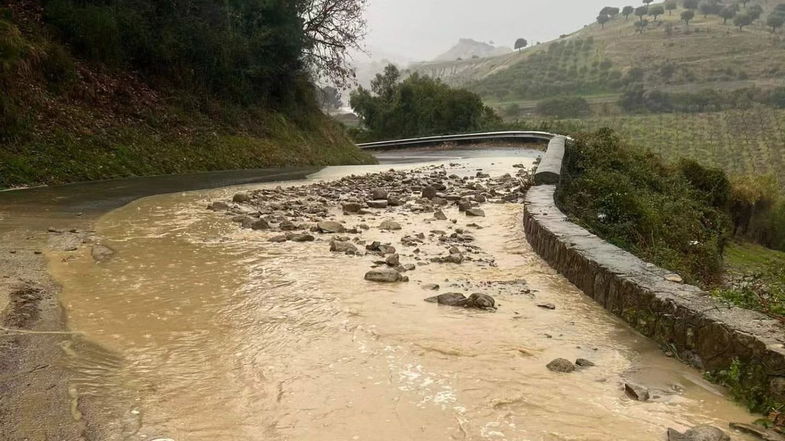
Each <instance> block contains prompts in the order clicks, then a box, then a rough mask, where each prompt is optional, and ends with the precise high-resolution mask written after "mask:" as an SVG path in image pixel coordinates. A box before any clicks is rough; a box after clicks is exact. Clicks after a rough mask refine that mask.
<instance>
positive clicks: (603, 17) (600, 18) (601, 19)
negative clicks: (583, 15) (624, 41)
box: [597, 14, 611, 29]
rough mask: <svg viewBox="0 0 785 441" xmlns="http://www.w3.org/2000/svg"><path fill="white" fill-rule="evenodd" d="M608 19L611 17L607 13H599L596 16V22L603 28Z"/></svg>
mask: <svg viewBox="0 0 785 441" xmlns="http://www.w3.org/2000/svg"><path fill="white" fill-rule="evenodd" d="M609 21H611V17H610V16H608V15H605V14H600V15H599V16H597V23H599V24H600V26H601V27H602V29H605V23H608V22H609Z"/></svg>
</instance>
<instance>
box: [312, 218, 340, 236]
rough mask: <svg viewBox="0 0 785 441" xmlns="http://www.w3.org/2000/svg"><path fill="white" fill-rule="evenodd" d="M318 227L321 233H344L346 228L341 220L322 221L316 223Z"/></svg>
mask: <svg viewBox="0 0 785 441" xmlns="http://www.w3.org/2000/svg"><path fill="white" fill-rule="evenodd" d="M316 228H317V229H318V230H319V232H320V233H343V232H344V231H346V228H345V227H344V226H343V224H341V223H340V222H336V221H321V222H318V223H317V224H316Z"/></svg>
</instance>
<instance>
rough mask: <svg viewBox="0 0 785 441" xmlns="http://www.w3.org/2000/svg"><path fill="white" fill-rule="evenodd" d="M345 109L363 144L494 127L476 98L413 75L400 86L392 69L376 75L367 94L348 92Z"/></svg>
mask: <svg viewBox="0 0 785 441" xmlns="http://www.w3.org/2000/svg"><path fill="white" fill-rule="evenodd" d="M350 104H351V106H352V108H353V109H354V110H355V112H356V113H357V115H359V116H360V118H361V120H362V122H363V125H364V126H365V128H366V129H367V130H368V133H367V134H366V135H367V136H366V137H365V138H364V139H391V138H401V137H408V136H425V135H439V134H449V133H461V132H466V131H473V130H482V129H484V128H489V127H491V126H492V125H494V124H497V123H498V122H499V118H498V116H497V115H496V114H495V113H494V112H493V110H491V109H490V108H489V107H486V106H485V105H484V104H483V103H482V100H481V99H480V97H479V96H477V95H476V94H474V93H472V92H469V91H467V90H463V89H453V88H451V87H449V86H447V85H446V84H444V83H442V82H441V81H439V80H434V79H432V78H429V77H425V76H420V75H418V74H413V75H412V76H410V77H408V78H406V79H405V80H402V81H401V74H400V72H399V71H398V69H397V68H396V67H395V66H393V65H389V66H387V67H386V68H385V71H384V73H383V74H377V75H376V78H375V79H374V80H373V81H372V82H371V89H370V90H367V89H365V88H363V87H360V88H359V89H357V90H356V91H354V92H352V95H351V99H350Z"/></svg>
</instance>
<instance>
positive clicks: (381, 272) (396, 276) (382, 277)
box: [365, 268, 409, 283]
mask: <svg viewBox="0 0 785 441" xmlns="http://www.w3.org/2000/svg"><path fill="white" fill-rule="evenodd" d="M365 280H368V281H371V282H382V283H394V282H408V281H409V278H408V277H406V276H404V275H402V274H401V273H400V272H398V271H397V270H395V269H393V268H379V269H373V270H371V271H368V272H367V273H365Z"/></svg>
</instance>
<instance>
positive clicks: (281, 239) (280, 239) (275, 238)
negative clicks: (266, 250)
mask: <svg viewBox="0 0 785 441" xmlns="http://www.w3.org/2000/svg"><path fill="white" fill-rule="evenodd" d="M286 240H287V239H286V236H285V235H283V234H281V235H279V236H273V237H271V238H270V239H269V241H270V242H286Z"/></svg>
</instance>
